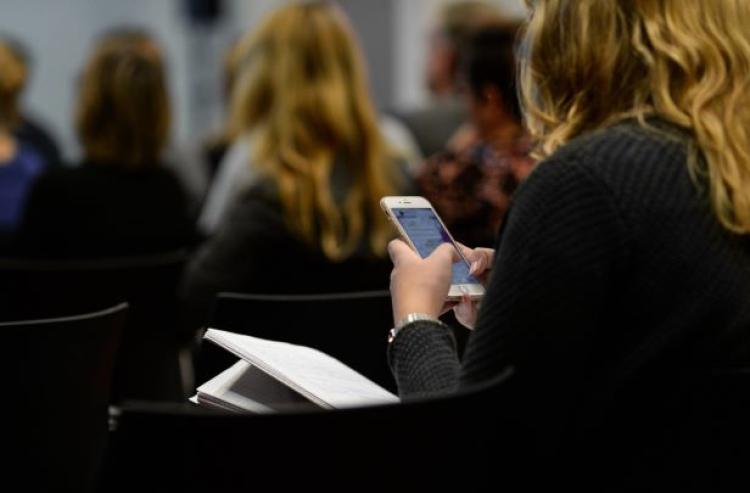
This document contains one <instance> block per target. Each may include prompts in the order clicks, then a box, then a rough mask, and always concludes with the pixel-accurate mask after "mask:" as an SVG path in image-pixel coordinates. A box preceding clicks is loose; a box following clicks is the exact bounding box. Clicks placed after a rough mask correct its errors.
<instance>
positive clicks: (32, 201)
mask: <svg viewBox="0 0 750 493" xmlns="http://www.w3.org/2000/svg"><path fill="white" fill-rule="evenodd" d="M75 124H76V130H77V133H78V138H79V141H80V143H81V147H82V148H83V155H84V159H83V163H81V165H80V166H78V167H76V168H70V169H58V170H54V171H52V172H50V173H48V174H46V175H45V176H44V177H43V178H41V179H40V180H39V181H37V183H36V184H35V186H34V187H33V189H32V192H31V194H30V197H29V201H28V204H27V208H26V211H25V215H24V220H23V224H22V227H21V230H20V232H19V242H18V249H19V253H20V254H22V255H30V256H38V257H46V258H71V257H78V258H82V257H83V258H96V257H118V256H133V255H143V254H150V253H157V252H164V251H168V250H174V249H178V248H180V247H183V246H185V245H186V244H188V242H190V241H192V239H193V228H192V225H191V221H190V219H189V217H188V214H187V205H186V197H185V193H184V191H183V189H182V187H181V185H180V183H179V182H178V180H177V179H176V178H175V176H174V175H173V174H172V173H171V172H170V171H168V170H167V169H165V168H164V167H163V166H162V163H161V161H160V159H161V154H162V151H163V149H164V147H165V144H166V142H167V139H168V135H169V127H170V108H169V97H168V94H167V87H166V80H165V74H164V64H163V59H162V52H161V49H160V48H159V46H158V45H157V44H156V42H155V41H154V40H153V39H152V38H151V37H150V36H149V35H148V34H147V33H145V32H144V31H140V30H136V29H120V30H116V31H112V32H110V33H108V34H106V35H104V36H103V37H102V38H101V39H99V40H98V41H97V43H96V46H95V47H94V49H93V52H92V54H91V56H90V57H89V60H88V62H87V64H86V66H85V68H84V70H83V73H82V77H81V81H80V89H79V94H78V101H77V107H76V122H75Z"/></svg>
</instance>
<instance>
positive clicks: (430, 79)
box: [426, 32, 456, 96]
mask: <svg viewBox="0 0 750 493" xmlns="http://www.w3.org/2000/svg"><path fill="white" fill-rule="evenodd" d="M455 72H456V50H455V48H454V47H453V45H451V43H450V42H449V41H448V40H447V39H446V38H445V36H443V35H442V33H440V32H435V33H433V34H432V36H430V45H429V52H428V54H427V74H426V77H427V87H428V88H429V90H430V93H432V94H433V95H435V96H446V95H450V94H452V93H453V92H454V89H455V88H454V85H455V82H454V78H455Z"/></svg>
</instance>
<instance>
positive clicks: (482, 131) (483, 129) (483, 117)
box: [466, 86, 505, 141]
mask: <svg viewBox="0 0 750 493" xmlns="http://www.w3.org/2000/svg"><path fill="white" fill-rule="evenodd" d="M466 98H467V99H468V106H469V117H470V119H471V123H472V125H474V128H475V129H476V131H477V135H478V136H479V138H480V139H481V140H483V141H486V140H488V139H489V138H490V136H491V135H492V134H493V133H494V131H495V130H497V129H498V127H499V126H500V125H502V124H503V123H504V122H505V118H504V112H503V106H502V101H501V98H500V92H499V91H498V90H497V89H496V88H494V87H492V86H485V88H484V89H483V90H482V91H481V92H480V93H476V92H474V91H467V94H466Z"/></svg>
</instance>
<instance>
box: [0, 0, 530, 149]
mask: <svg viewBox="0 0 750 493" xmlns="http://www.w3.org/2000/svg"><path fill="white" fill-rule="evenodd" d="M285 1H286V0H224V6H225V16H224V18H223V21H222V23H221V24H219V25H218V26H215V27H213V28H210V29H206V28H203V29H198V28H196V27H195V26H192V25H191V24H190V23H189V22H188V21H187V19H186V16H185V15H184V10H183V1H182V0H0V33H6V34H9V35H11V36H13V37H15V38H17V39H18V40H20V41H22V42H23V43H24V44H25V45H26V46H27V47H28V49H29V51H30V52H31V56H32V59H33V61H34V63H33V73H32V77H31V84H30V87H29V88H28V90H27V91H26V94H25V97H24V101H25V106H26V107H27V108H28V109H29V110H30V111H31V112H32V113H33V114H35V115H36V116H37V117H39V118H40V119H41V120H42V121H43V122H46V123H47V124H48V125H47V126H48V127H49V128H50V129H51V130H52V132H53V134H54V135H55V136H56V137H57V138H58V140H59V141H60V143H61V144H62V147H63V150H64V152H65V154H66V156H67V157H68V158H69V159H75V158H77V152H78V150H77V149H78V148H77V145H76V141H75V134H74V131H73V128H72V125H71V121H72V110H73V104H74V97H75V89H76V78H77V75H78V72H79V71H80V69H81V67H82V65H83V63H84V61H85V59H86V56H87V55H88V51H89V49H90V47H91V45H92V43H93V41H94V39H95V38H96V36H97V35H98V34H100V33H102V32H103V31H105V30H107V29H109V28H112V27H115V26H121V25H135V26H142V27H144V28H147V29H149V30H150V31H151V32H153V33H154V34H155V35H156V36H157V37H158V39H159V41H160V42H161V43H162V46H163V47H164V50H165V52H166V56H167V60H168V70H169V79H170V89H171V93H172V100H173V111H174V115H175V118H174V122H175V126H174V130H173V140H174V141H175V143H177V144H184V143H188V142H189V141H191V140H193V139H196V138H200V137H202V136H203V134H205V132H206V131H207V130H209V129H210V128H212V127H215V126H216V125H217V123H218V121H219V120H220V115H221V106H220V95H219V67H220V64H221V54H222V52H223V49H224V47H225V46H226V45H227V44H228V43H229V42H230V41H231V40H232V39H233V38H234V37H235V36H236V35H238V34H239V33H241V32H242V31H244V30H246V29H250V28H252V27H253V26H254V25H256V24H257V22H258V21H259V20H260V19H261V18H262V17H263V15H264V14H266V13H267V12H268V11H269V10H271V9H273V8H274V7H276V6H278V5H281V4H283V3H284V2H285ZM445 1H446V0H340V3H341V4H342V6H343V7H344V9H345V10H346V11H347V12H348V13H349V14H350V15H351V16H352V21H353V24H354V26H355V28H356V29H357V30H358V32H359V34H360V36H361V39H362V44H363V46H364V51H365V54H366V56H367V58H368V62H369V63H370V75H371V86H372V89H373V93H374V96H375V98H376V100H377V102H378V104H379V105H380V106H381V107H382V108H392V107H395V106H399V107H404V106H414V105H418V104H421V103H423V102H424V101H425V100H426V98H427V93H426V91H425V89H424V87H423V75H422V74H423V69H424V60H425V53H426V37H427V33H428V31H429V28H430V25H431V22H432V18H433V15H434V12H435V10H436V9H437V8H438V7H439V6H440V5H441V4H442V3H444V2H445ZM493 1H495V2H496V3H499V4H502V5H503V6H504V7H507V8H509V9H510V10H512V11H515V12H518V13H520V14H523V7H522V0H493Z"/></svg>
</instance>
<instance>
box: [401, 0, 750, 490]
mask: <svg viewBox="0 0 750 493" xmlns="http://www.w3.org/2000/svg"><path fill="white" fill-rule="evenodd" d="M528 3H529V6H530V8H531V9H532V13H531V15H530V18H529V20H528V24H527V26H526V30H525V34H524V36H523V38H522V39H521V41H520V45H519V47H518V50H519V56H520V58H521V62H520V69H521V70H520V88H521V90H520V93H521V99H522V104H523V107H524V110H525V116H526V124H527V126H528V128H529V130H530V131H531V133H532V134H533V136H534V137H535V139H536V142H537V147H536V150H537V157H538V158H539V159H540V162H539V163H538V164H537V166H536V169H535V170H534V171H533V172H532V173H531V175H530V177H529V178H528V180H527V181H526V182H525V184H524V185H522V187H521V189H520V190H519V192H518V194H517V195H516V197H515V200H514V204H513V205H512V207H511V209H510V212H509V214H508V216H507V219H506V221H505V223H504V226H503V230H502V232H501V236H500V239H499V242H498V245H497V251H494V250H486V249H478V250H471V249H466V252H465V253H466V256H467V257H468V258H469V260H470V261H471V262H472V271H473V272H474V274H476V275H477V276H480V277H481V278H483V279H485V280H486V281H487V292H486V296H485V297H484V300H483V301H482V304H481V307H480V309H479V313H478V318H477V314H476V307H475V306H474V305H473V304H472V303H471V302H470V301H468V300H465V301H464V302H462V303H460V304H459V305H458V306H457V307H456V314H457V316H458V318H459V319H461V320H463V321H464V322H466V323H467V324H469V325H475V327H476V328H475V330H474V333H473V334H472V337H471V338H470V340H469V343H468V347H467V349H466V352H465V353H464V356H463V359H462V360H461V361H460V362H459V359H458V357H457V356H456V355H455V350H454V349H453V345H452V340H451V339H452V338H451V335H450V332H449V331H448V330H447V329H446V327H445V326H444V325H443V324H442V323H441V322H439V321H437V317H438V315H439V314H440V313H441V310H442V309H443V307H444V302H445V297H446V294H447V292H448V287H449V283H450V277H451V276H450V271H451V268H450V266H451V262H452V260H453V259H452V253H451V248H450V247H448V246H441V247H439V248H437V249H436V251H435V252H434V253H433V254H432V255H431V256H430V257H428V258H427V259H424V260H423V259H420V258H419V257H418V256H417V255H415V254H414V253H413V252H412V251H411V250H410V249H409V248H408V247H407V246H406V245H405V244H404V243H403V242H400V241H394V242H393V243H391V244H390V253H391V257H392V259H393V262H394V271H393V274H392V279H391V292H392V296H393V310H394V318H395V321H396V329H395V334H394V335H395V338H394V339H393V342H392V343H391V346H390V349H389V356H390V359H391V364H392V368H393V371H394V374H395V376H396V379H397V381H398V384H399V388H400V392H401V394H402V395H403V396H410V395H415V394H417V395H419V394H435V393H445V392H453V391H456V390H457V389H462V388H467V387H470V386H472V385H475V384H479V383H480V382H486V381H488V380H491V379H497V378H500V379H503V376H504V379H503V381H502V383H501V384H500V385H501V386H505V388H507V389H508V390H507V400H504V401H503V404H502V408H503V410H504V412H507V415H505V416H503V417H500V416H499V417H498V420H501V419H504V418H507V419H509V420H510V421H511V422H514V423H516V424H517V425H518V426H519V427H524V428H525V430H526V432H527V437H528V440H529V441H528V443H533V444H534V445H535V446H536V447H537V451H538V452H539V454H538V456H537V457H536V458H540V457H542V456H545V454H547V455H546V456H545V457H546V458H547V459H549V458H550V457H552V458H553V460H552V461H550V462H545V464H547V465H549V464H551V463H554V462H555V461H559V462H558V464H564V465H565V466H570V469H569V470H566V471H564V473H567V474H572V475H575V474H578V475H579V476H578V477H577V479H578V480H579V481H583V480H584V479H585V478H592V477H598V478H601V477H604V478H606V480H607V481H608V483H606V484H599V488H598V489H597V491H605V490H607V491H608V490H609V489H608V488H609V486H616V487H621V488H622V489H623V491H632V490H628V487H633V488H643V487H646V485H648V487H649V488H654V489H655V490H658V489H660V488H661V487H665V486H667V487H672V486H674V485H673V484H672V483H669V481H670V479H671V480H674V479H675V478H674V477H671V478H670V476H668V475H669V472H670V471H671V472H674V469H670V468H673V467H678V465H679V462H678V461H676V459H675V457H682V458H687V457H690V454H691V453H692V452H697V455H696V456H695V457H692V458H691V459H692V460H696V461H703V460H705V461H707V462H706V463H708V462H709V461H711V460H714V461H715V462H714V463H715V464H716V463H720V462H721V461H723V460H724V459H726V455H724V452H725V451H724V449H722V448H721V445H720V444H717V443H715V442H710V443H702V442H696V441H694V440H692V439H693V438H694V436H693V435H690V436H688V435H684V434H681V433H682V432H681V431H680V430H681V427H682V426H685V423H686V421H683V420H687V419H689V412H690V409H689V404H688V403H689V402H691V401H690V400H689V398H687V397H686V396H687V395H689V392H691V391H693V390H695V389H696V388H697V387H696V386H697V383H696V382H698V381H700V379H701V378H708V377H709V376H710V375H714V374H715V373H716V372H717V371H719V370H722V371H724V370H728V369H730V370H731V369H735V370H736V369H738V368H742V367H747V365H748V364H749V363H750V242H749V241H748V239H749V237H748V233H750V91H748V86H749V85H750V78H749V77H748V74H750V31H748V29H747V26H748V25H750V3H748V2H746V1H744V0H711V1H704V0H537V1H530V2H528ZM474 322H476V323H474ZM724 397H727V398H731V397H732V396H728V395H727V396H724ZM696 402H700V403H701V405H705V404H708V403H707V402H705V401H701V400H699V401H696ZM718 405H719V406H720V405H721V404H718ZM699 424H700V425H701V426H703V423H699ZM687 429H690V428H689V427H688V428H687ZM693 431H695V432H698V431H699V430H691V433H692V432H693ZM703 431H705V430H703ZM667 433H674V435H668V434H667ZM695 436H703V437H705V436H707V435H695ZM660 439H661V440H663V441H662V442H659V440H660ZM688 444H689V445H691V446H695V448H690V447H687V446H686V445H688ZM703 446H705V447H706V448H705V449H701V448H700V447H703ZM508 447H509V448H511V449H512V445H510V444H509V445H508ZM575 447H579V448H575ZM680 447H685V450H680ZM706 450H711V455H710V456H709V455H708V454H706V453H705V452H706ZM571 451H576V452H579V453H571ZM581 453H582V454H583V455H581ZM670 460H675V461H674V462H669V461H670ZM584 464H585V465H586V470H585V471H582V470H581V466H582V465H584ZM540 467H543V466H540ZM702 467H703V466H702ZM706 467H708V466H706ZM629 468H630V469H629ZM705 470H710V467H709V468H708V469H705ZM683 471H684V472H685V473H687V471H685V470H684V469H683ZM558 472H560V471H558ZM662 472H663V473H664V474H665V476H663V477H661V478H659V479H654V478H655V477H656V475H657V473H662ZM599 473H601V474H602V476H598V474H599ZM690 473H691V474H696V470H694V469H692V470H690ZM551 477H556V478H558V479H559V478H560V477H559V476H555V475H554V474H551ZM690 477H691V478H693V476H690ZM660 480H664V481H666V483H664V484H662V483H659V482H658V481H660ZM628 481H632V483H629V482H628ZM607 485H609V486H607ZM628 485H629V486H628ZM712 491H715V489H713V488H712Z"/></svg>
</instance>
